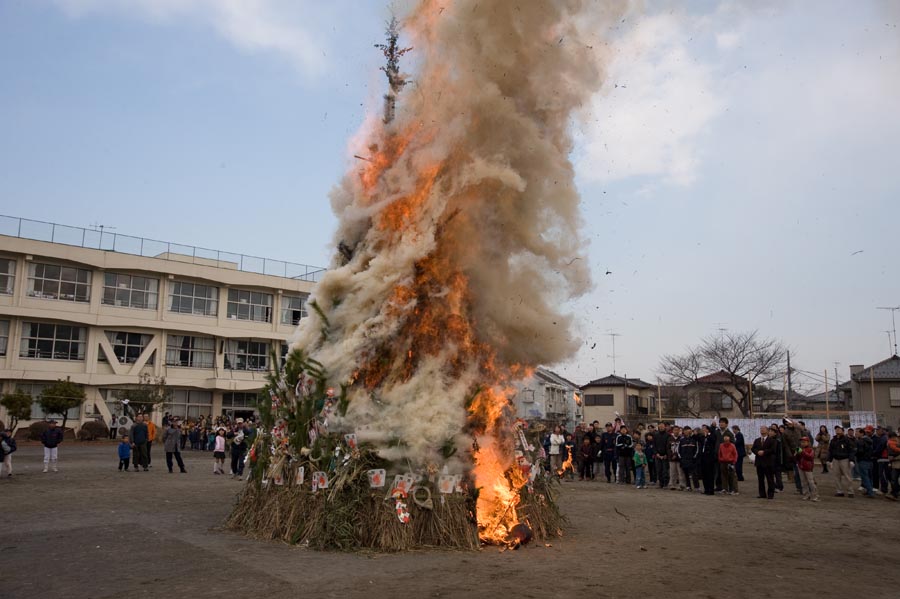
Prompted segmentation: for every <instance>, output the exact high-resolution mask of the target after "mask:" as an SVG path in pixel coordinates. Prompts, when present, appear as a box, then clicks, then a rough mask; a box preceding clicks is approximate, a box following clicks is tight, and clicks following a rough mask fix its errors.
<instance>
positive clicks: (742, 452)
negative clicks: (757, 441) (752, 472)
mask: <svg viewBox="0 0 900 599" xmlns="http://www.w3.org/2000/svg"><path fill="white" fill-rule="evenodd" d="M731 430H732V431H733V432H734V446H735V448H737V454H738V458H737V462H736V463H735V465H734V472H735V473H736V474H737V479H738V482H743V481H744V457H745V456H746V455H747V441H746V440H745V439H744V433H742V432H741V427H739V426H738V425H736V424H735V425H734V426H732V427H731Z"/></svg>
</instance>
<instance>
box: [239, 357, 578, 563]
mask: <svg viewBox="0 0 900 599" xmlns="http://www.w3.org/2000/svg"><path fill="white" fill-rule="evenodd" d="M266 393H267V394H266V395H265V396H264V398H263V399H262V400H261V401H260V403H259V411H260V429H259V433H258V435H257V437H256V439H255V440H254V442H253V445H252V447H251V450H250V453H249V454H248V457H247V459H248V461H249V462H250V466H251V473H252V474H251V481H250V482H249V483H248V484H247V486H246V488H245V489H244V490H243V492H242V493H241V494H240V496H239V497H238V500H237V504H236V505H235V508H234V510H233V512H232V514H231V516H230V517H229V520H228V526H229V527H230V528H231V529H233V530H237V531H240V532H242V533H244V534H247V535H248V536H252V537H255V538H260V539H268V540H281V541H284V542H288V543H293V544H302V545H304V546H308V547H311V548H314V549H322V550H338V551H353V550H366V549H368V550H376V551H384V552H393V551H405V550H411V549H422V548H442V549H462V550H473V549H477V548H479V547H480V546H481V543H482V541H481V539H490V540H491V542H494V543H500V544H503V545H505V546H515V545H517V544H518V543H520V542H522V541H523V540H524V538H523V536H522V535H521V534H519V532H520V531H519V530H514V529H515V527H516V526H517V525H518V524H519V523H522V524H524V525H526V526H527V527H528V529H529V531H530V533H531V534H532V535H533V537H534V538H535V539H537V540H543V539H548V538H551V537H555V536H558V535H560V534H561V531H562V528H563V526H564V525H565V518H564V517H563V516H562V515H561V513H560V511H559V509H558V507H557V503H556V488H555V485H557V484H558V483H557V481H556V478H555V477H553V476H550V475H549V474H548V473H547V472H546V471H545V469H544V468H543V467H542V464H541V462H542V460H543V457H544V456H543V455H542V448H541V445H540V443H539V442H538V438H537V437H538V436H539V434H540V432H541V431H538V430H532V431H529V430H528V429H527V425H525V424H524V423H522V422H515V423H513V422H512V421H508V422H509V432H510V434H509V437H508V439H507V441H506V443H508V444H509V445H510V447H513V446H514V447H515V448H516V449H514V450H513V451H514V454H515V456H516V460H515V461H514V463H513V464H511V465H510V466H509V467H508V468H507V469H506V470H505V471H503V472H501V473H500V476H499V477H498V480H497V481H496V482H495V483H494V484H495V488H493V489H489V490H487V491H486V493H493V494H494V495H501V496H502V501H492V502H490V504H489V505H495V506H497V507H496V508H494V509H496V510H497V513H478V509H479V501H478V499H479V496H480V495H481V493H482V492H483V491H484V489H480V488H477V487H476V486H475V484H474V476H473V474H472V471H471V468H472V467H474V465H475V462H476V461H477V460H478V459H479V447H478V444H477V440H476V439H477V432H478V431H477V429H472V431H471V432H472V435H473V436H472V439H473V443H472V451H471V452H470V453H469V455H467V456H462V457H463V460H461V461H462V462H463V463H468V464H469V466H470V468H469V471H467V472H462V473H458V474H449V473H447V472H443V471H437V470H436V469H432V470H430V471H429V470H427V469H426V470H424V471H421V472H416V471H411V469H410V467H409V464H408V463H394V462H391V461H389V460H387V459H385V458H384V457H382V456H381V455H380V453H379V450H378V448H376V447H375V446H373V445H368V444H366V443H363V442H360V441H359V440H358V439H357V435H356V434H355V433H353V432H352V431H348V430H343V429H341V428H340V416H341V414H342V412H343V410H345V409H346V402H347V399H346V394H347V389H346V388H343V389H341V392H340V393H338V392H336V391H335V390H334V389H331V388H328V387H327V373H325V371H324V370H323V369H322V367H321V365H320V364H318V363H316V362H315V361H314V360H312V359H310V358H308V357H307V356H305V355H304V354H303V353H302V352H301V351H299V350H296V351H294V352H292V353H291V354H290V355H289V356H288V358H287V360H286V362H285V364H284V367H283V368H282V369H281V370H280V371H279V372H278V373H277V374H274V373H273V374H271V375H270V380H269V385H268V386H267V392H266ZM445 451H446V452H447V453H451V454H452V453H455V449H452V448H447V449H445ZM481 509H482V510H483V509H484V507H483V506H482V508H481ZM479 522H480V524H479ZM520 529H521V527H520Z"/></svg>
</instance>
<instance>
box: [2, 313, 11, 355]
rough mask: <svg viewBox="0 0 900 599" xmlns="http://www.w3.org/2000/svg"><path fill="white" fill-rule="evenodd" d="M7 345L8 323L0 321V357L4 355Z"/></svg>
mask: <svg viewBox="0 0 900 599" xmlns="http://www.w3.org/2000/svg"><path fill="white" fill-rule="evenodd" d="M8 345H9V321H8V320H0V356H5V355H6V348H7V346H8Z"/></svg>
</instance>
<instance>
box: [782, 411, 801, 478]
mask: <svg viewBox="0 0 900 599" xmlns="http://www.w3.org/2000/svg"><path fill="white" fill-rule="evenodd" d="M782 423H783V424H784V427H785V428H784V432H783V433H782V435H781V440H782V442H783V443H784V468H785V471H787V472H791V473H793V475H794V486H795V487H796V488H797V493H798V494H801V495H802V494H803V485H802V484H801V482H800V469H799V468H798V467H797V459H796V458H797V453H798V452H799V451H800V430H799V429H798V428H797V424H796V423H795V422H794V421H793V420H791V419H790V418H783V419H782Z"/></svg>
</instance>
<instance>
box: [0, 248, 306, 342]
mask: <svg viewBox="0 0 900 599" xmlns="http://www.w3.org/2000/svg"><path fill="white" fill-rule="evenodd" d="M15 272H16V261H15V260H11V259H7V258H0V294H8V295H9V294H12V293H13V289H14V287H15ZM91 274H92V273H91V271H90V270H86V269H83V268H77V267H74V266H60V265H57V264H43V263H36V262H32V263H29V265H28V289H27V293H28V295H29V296H30V297H37V298H41V299H53V300H64V301H71V302H84V303H86V302H90V301H91ZM273 300H274V296H273V295H272V294H271V293H263V292H261V291H247V290H244V289H229V290H228V304H227V306H226V308H227V309H226V315H227V317H228V318H232V319H235V320H250V321H254V322H272V307H273ZM101 301H102V303H103V304H104V305H107V306H119V307H123V308H138V309H142V310H156V308H157V306H158V305H159V279H154V278H151V277H142V276H136V275H127V274H120V273H114V272H108V273H104V274H103V297H102V300H101ZM168 308H169V311H170V312H176V313H179V314H193V315H195V316H216V315H217V314H218V313H219V288H218V287H216V286H214V285H204V284H200V283H190V282H187V281H174V282H173V283H172V288H171V291H170V293H169V306H168ZM306 316H307V312H306V297H304V296H291V295H286V296H284V297H283V298H282V300H281V324H286V325H296V324H297V323H299V322H300V320H301V319H302V318H305V317H306Z"/></svg>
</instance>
